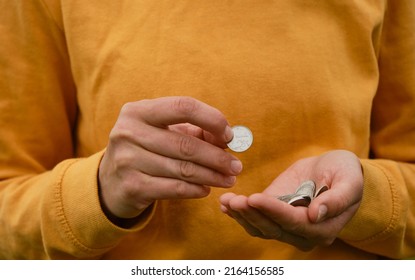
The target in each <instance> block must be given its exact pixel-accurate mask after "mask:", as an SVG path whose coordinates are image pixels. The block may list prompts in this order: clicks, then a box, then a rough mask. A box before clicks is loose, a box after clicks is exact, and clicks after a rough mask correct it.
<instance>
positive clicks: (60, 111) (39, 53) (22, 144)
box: [0, 0, 149, 259]
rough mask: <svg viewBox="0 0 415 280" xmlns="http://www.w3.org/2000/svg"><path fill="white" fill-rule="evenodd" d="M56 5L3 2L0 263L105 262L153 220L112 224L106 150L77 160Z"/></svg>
mask: <svg viewBox="0 0 415 280" xmlns="http://www.w3.org/2000/svg"><path fill="white" fill-rule="evenodd" d="M58 3H59V1H51V3H50V4H53V6H50V5H49V6H47V5H46V4H45V1H41V0H31V1H26V0H13V1H9V0H0V9H1V10H2V15H1V17H0V38H2V39H1V40H2V43H1V44H0V259H46V258H57V259H65V258H79V259H87V258H99V257H100V256H101V255H102V254H104V253H105V252H107V251H108V250H110V249H111V248H113V247H114V246H116V244H117V243H118V242H119V240H120V239H121V238H122V237H123V236H125V235H126V234H128V233H130V232H133V231H137V230H139V229H140V228H141V227H144V226H145V223H146V221H147V217H146V218H143V219H142V220H141V221H140V222H139V223H138V224H136V225H135V226H134V227H133V228H131V229H122V228H119V227H117V226H116V225H114V224H112V223H111V222H110V221H109V220H108V219H107V218H106V216H105V214H104V213H103V211H102V209H101V207H100V202H99V194H98V183H97V172H98V167H99V163H100V160H101V157H102V155H103V152H99V153H97V154H94V155H91V156H90V157H88V158H75V156H74V154H75V145H74V144H73V143H74V142H75V141H74V139H75V138H74V137H75V134H76V133H75V131H76V118H77V104H76V85H75V84H74V82H73V79H72V75H71V67H70V60H69V55H68V52H67V48H66V41H65V35H64V29H63V24H61V22H59V18H60V19H62V16H61V15H60V14H58V13H57V11H59V7H58V6H59V4H58ZM148 219H149V218H148Z"/></svg>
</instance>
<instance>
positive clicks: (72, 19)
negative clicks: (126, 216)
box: [0, 0, 415, 259]
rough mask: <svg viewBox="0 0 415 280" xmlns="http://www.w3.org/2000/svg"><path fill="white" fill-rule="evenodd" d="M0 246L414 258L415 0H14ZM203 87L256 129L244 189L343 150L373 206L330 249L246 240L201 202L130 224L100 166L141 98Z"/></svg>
mask: <svg viewBox="0 0 415 280" xmlns="http://www.w3.org/2000/svg"><path fill="white" fill-rule="evenodd" d="M0 8H1V11H2V15H1V17H0V38H1V41H2V42H1V44H0V134H1V137H0V180H1V181H0V258H17V259H26V258H29V259H43V258H60V259H64V258H104V259H116V258H135V259H337V258H340V259H360V258H369V259H373V258H378V257H379V255H380V256H384V257H389V258H407V257H411V256H412V257H413V256H415V207H414V201H415V180H414V178H415V166H414V164H413V163H414V162H415V69H414V66H415V53H414V50H415V1H412V0H400V1H393V0H390V1H386V0H384V1H381V0H379V1H369V0H361V1H308V0H294V1H291V0H290V1H288V0H287V1H269V0H268V1H265V0H255V1H254V0H252V1H251V0H247V1H224V0H221V1H219V0H211V1H205V0H171V1H152V0H142V1H126V0H118V1H112V0H91V1H81V0H61V1H57V0H44V1H41V0H30V1H27V0H13V1H9V0H0ZM171 95H187V96H193V97H195V98H197V99H199V100H201V101H204V102H206V103H208V104H210V105H212V106H214V107H216V108H218V109H219V110H221V111H222V112H223V113H224V114H225V115H226V117H227V119H228V121H229V122H230V123H231V124H242V125H246V126H248V127H249V128H251V130H252V131H253V134H254V137H255V139H254V144H253V146H252V147H251V148H250V149H249V150H248V151H247V152H245V153H242V154H239V155H238V156H239V158H240V159H241V161H242V162H243V164H244V171H243V173H242V174H241V175H240V176H239V177H238V182H237V184H236V186H235V187H234V188H233V189H232V191H234V192H236V193H242V194H251V193H255V192H261V191H262V190H263V189H264V188H265V187H267V186H268V185H269V184H270V183H271V181H272V180H273V179H274V178H275V177H276V176H277V175H278V174H279V173H280V172H281V171H283V170H284V169H286V168H287V167H288V166H289V165H290V164H291V163H293V162H294V161H295V160H297V159H300V158H302V157H307V156H312V155H318V154H320V153H323V152H326V151H329V150H332V149H347V150H350V151H353V152H354V153H356V154H357V155H358V156H359V157H360V158H361V159H362V160H361V162H362V166H363V169H364V176H365V186H364V197H363V203H362V205H361V207H360V209H359V210H358V212H357V214H356V215H355V217H354V218H353V219H352V220H351V221H350V223H349V224H348V225H347V226H346V228H345V229H344V230H343V232H342V233H341V234H340V236H339V239H338V240H337V241H336V242H335V243H334V244H333V245H332V246H330V247H327V248H317V249H315V250H313V251H311V252H307V253H305V252H301V251H298V250H296V249H295V248H293V247H291V246H289V245H285V244H282V243H279V242H277V241H271V240H261V239H259V238H253V237H251V236H249V235H248V234H247V233H246V232H244V230H243V229H242V228H240V227H239V226H238V225H237V224H236V223H235V221H233V220H231V219H230V218H229V217H227V216H225V215H224V214H222V213H221V212H220V210H219V203H218V197H219V196H220V194H222V193H223V192H225V191H227V190H222V189H215V190H213V192H212V193H211V194H210V195H209V197H207V198H204V199H199V200H183V201H159V202H158V203H157V205H155V207H154V209H152V212H149V213H148V214H147V215H146V216H145V217H143V218H142V220H141V222H139V223H138V224H137V225H136V226H135V227H134V228H132V229H128V230H127V229H122V228H119V227H117V226H115V225H113V224H112V223H111V222H110V221H109V220H108V219H107V218H106V216H105V215H104V213H103V212H102V210H101V208H100V204H99V198H98V186H97V172H98V166H99V162H100V159H101V157H102V155H103V153H104V151H105V146H106V144H107V140H108V134H109V131H110V130H111V128H112V126H113V125H114V123H115V121H116V119H117V116H118V113H119V110H120V108H121V106H122V105H123V104H124V103H125V102H128V101H136V100H140V99H147V98H156V97H161V96H171Z"/></svg>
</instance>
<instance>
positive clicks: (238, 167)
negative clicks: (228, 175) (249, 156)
mask: <svg viewBox="0 0 415 280" xmlns="http://www.w3.org/2000/svg"><path fill="white" fill-rule="evenodd" d="M231 169H232V171H233V172H234V173H235V174H239V173H241V171H242V162H240V161H239V160H236V159H234V160H232V162H231Z"/></svg>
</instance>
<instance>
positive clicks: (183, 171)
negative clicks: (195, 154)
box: [179, 161, 195, 178]
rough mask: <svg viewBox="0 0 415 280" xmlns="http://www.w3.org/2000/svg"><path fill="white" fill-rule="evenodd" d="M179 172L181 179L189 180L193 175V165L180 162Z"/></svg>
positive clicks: (187, 162)
mask: <svg viewBox="0 0 415 280" xmlns="http://www.w3.org/2000/svg"><path fill="white" fill-rule="evenodd" d="M179 170H180V175H181V177H182V178H191V177H193V176H194V174H195V164H194V163H192V162H189V161H180V162H179Z"/></svg>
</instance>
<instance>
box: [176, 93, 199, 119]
mask: <svg viewBox="0 0 415 280" xmlns="http://www.w3.org/2000/svg"><path fill="white" fill-rule="evenodd" d="M197 107H198V106H197V102H196V100H195V99H193V98H191V97H178V98H176V99H175V100H174V102H173V103H172V109H173V110H174V111H175V112H177V113H179V114H182V115H184V116H185V117H191V116H192V115H193V114H194V113H195V112H196V110H197Z"/></svg>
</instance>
